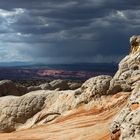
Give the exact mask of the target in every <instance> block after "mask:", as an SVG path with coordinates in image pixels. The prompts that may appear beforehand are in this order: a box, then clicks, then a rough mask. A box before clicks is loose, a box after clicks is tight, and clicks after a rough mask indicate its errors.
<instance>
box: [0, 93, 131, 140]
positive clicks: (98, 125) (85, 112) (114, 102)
mask: <svg viewBox="0 0 140 140" xmlns="http://www.w3.org/2000/svg"><path fill="white" fill-rule="evenodd" d="M40 92H41V91H40ZM71 92H72V91H71ZM71 92H70V94H71ZM57 93H58V92H57ZM57 93H55V94H57ZM60 93H61V101H63V100H64V99H65V98H66V100H67V101H66V102H65V103H67V102H68V101H69V100H68V98H69V97H67V96H64V97H63V96H62V94H63V93H62V92H60V91H59V93H58V94H60ZM31 94H32V93H31ZM42 94H43V93H42V92H41V96H42ZM45 94H46V95H48V96H49V97H48V96H47V98H46V99H48V100H46V101H45V102H46V103H47V104H46V109H45V108H44V107H42V103H40V104H39V106H38V107H39V108H44V109H45V110H44V111H39V113H36V115H34V117H33V118H31V119H28V121H26V123H25V124H24V125H23V127H22V129H24V130H22V131H17V132H14V133H9V134H7V133H5V134H0V139H2V140H8V139H10V140H12V139H13V140H18V139H19V138H22V139H24V140H29V139H34V140H37V139H39V140H44V139H45V140H47V139H53V140H58V139H60V140H61V139H70V140H77V139H80V140H85V139H86V140H109V139H110V134H109V129H108V125H109V124H110V122H111V121H112V119H113V116H114V115H115V114H117V113H118V112H119V111H120V109H121V108H122V107H123V106H124V105H125V104H126V101H127V98H128V97H129V93H117V94H116V95H111V96H110V95H109V96H104V97H103V98H101V99H98V100H96V101H94V102H90V103H89V104H84V105H82V106H79V107H78V108H74V109H72V110H68V111H65V112H63V113H61V115H60V114H57V113H56V111H55V110H52V111H51V110H50V111H51V113H50V114H46V115H45V112H46V111H47V110H49V108H48V107H49V106H51V105H52V106H53V104H54V103H55V102H56V100H57V103H58V100H60V99H58V96H59V95H58V94H57V96H54V95H53V94H54V93H51V94H49V93H45ZM64 94H66V91H65V92H64ZM36 95H38V94H37V92H36ZM28 96H29V94H28ZM32 96H33V95H32ZM43 96H44V95H43ZM51 96H52V97H51ZM24 97H25V96H24ZM62 97H63V98H64V99H63V98H62ZM59 98H60V97H59ZM50 99H52V100H50ZM57 105H58V106H59V104H57ZM61 107H63V108H65V107H64V106H61ZM47 108H48V109H47ZM54 108H55V107H54ZM108 108H109V109H108ZM59 110H60V111H61V108H59ZM64 110H65V109H64ZM48 116H49V117H48ZM47 117H48V119H47V121H50V122H48V123H47V124H45V125H41V126H38V127H35V128H33V129H25V128H28V127H31V126H32V125H31V123H32V122H33V121H34V122H36V123H38V125H39V122H41V121H43V119H45V118H47ZM53 118H55V119H54V120H53ZM31 120H32V121H31ZM52 120H53V121H52ZM27 124H28V125H27ZM17 126H18V128H20V127H19V126H20V125H17ZM25 126H26V127H25ZM27 126H28V127H27ZM20 129H21V128H20Z"/></svg>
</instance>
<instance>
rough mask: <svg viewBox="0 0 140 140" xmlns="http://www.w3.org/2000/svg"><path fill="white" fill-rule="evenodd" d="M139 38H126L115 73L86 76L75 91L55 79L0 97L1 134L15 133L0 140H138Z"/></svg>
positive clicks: (139, 92)
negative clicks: (125, 51)
mask: <svg viewBox="0 0 140 140" xmlns="http://www.w3.org/2000/svg"><path fill="white" fill-rule="evenodd" d="M139 40H140V37H139V36H132V38H130V44H131V53H130V54H129V55H127V56H126V57H125V58H124V59H123V60H122V61H121V62H120V63H119V68H118V71H117V72H116V74H115V75H114V77H111V76H107V75H101V76H97V77H94V78H90V79H89V80H87V81H85V82H84V83H83V84H82V86H76V87H77V88H78V89H74V88H73V89H74V90H65V89H69V87H70V85H69V84H68V83H67V82H65V81H63V80H55V81H52V82H50V83H46V84H43V85H40V86H38V87H39V89H40V90H39V89H38V90H37V91H32V92H29V93H27V94H25V95H22V96H18V97H17V96H6V97H1V98H0V104H1V106H0V110H1V111H0V132H12V131H16V130H19V131H17V132H15V133H9V134H0V139H3V140H8V137H10V138H11V139H13V140H17V138H18V137H19V136H20V137H21V136H22V139H24V140H29V139H32V140H35V139H36V140H37V139H39V140H44V139H45V140H47V139H53V140H57V139H60V140H62V139H70V140H74V139H76V140H77V139H80V140H84V139H87V140H119V139H120V140H139V139H140V117H139V116H140V41H139ZM2 89H3V88H2ZM15 89H16V88H15ZM43 89H44V90H43ZM48 89H49V90H48ZM32 90H33V89H32ZM58 90H61V91H58ZM64 90H65V91H64ZM11 91H12V92H11V93H13V95H16V94H17V93H16V92H15V91H16V90H15V91H14V90H11ZM13 91H14V92H13ZM7 92H8V93H10V90H8V91H6V92H5V94H6V93H7ZM8 95H11V94H8ZM32 127H34V128H32ZM27 128H30V129H27ZM23 129H24V131H23ZM20 130H22V131H20ZM26 134H28V135H26Z"/></svg>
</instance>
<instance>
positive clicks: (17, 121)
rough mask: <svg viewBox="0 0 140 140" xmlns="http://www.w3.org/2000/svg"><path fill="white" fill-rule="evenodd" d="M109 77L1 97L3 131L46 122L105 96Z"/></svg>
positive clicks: (0, 107)
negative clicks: (64, 88)
mask: <svg viewBox="0 0 140 140" xmlns="http://www.w3.org/2000/svg"><path fill="white" fill-rule="evenodd" d="M110 80H111V77H110V76H103V75H102V76H97V77H95V78H91V79H89V80H87V81H86V82H85V83H84V84H83V85H82V87H81V89H78V90H67V91H49V90H40V91H36V92H35V91H34V92H30V93H28V94H25V95H23V96H21V97H16V96H8V97H2V98H0V104H1V106H0V110H1V112H0V131H1V132H11V131H14V130H17V129H21V128H29V127H32V126H35V125H40V124H44V123H45V124H46V123H48V122H50V121H52V120H54V119H55V118H57V117H58V116H63V114H65V112H67V111H69V110H73V109H75V108H77V107H79V106H81V105H86V104H89V103H90V102H91V101H95V100H97V98H100V97H101V96H103V95H106V91H107V89H108V87H109V83H110ZM56 83H57V82H56Z"/></svg>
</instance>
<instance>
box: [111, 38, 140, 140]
mask: <svg viewBox="0 0 140 140" xmlns="http://www.w3.org/2000/svg"><path fill="white" fill-rule="evenodd" d="M130 43H131V46H132V52H131V53H130V54H129V55H128V56H126V57H125V58H124V59H123V60H122V61H121V62H120V64H119V70H118V72H117V73H116V75H115V76H114V78H113V80H115V79H118V80H122V83H125V89H124V90H126V87H127V88H128V87H129V86H130V88H131V90H132V94H131V96H130V98H129V100H128V103H127V105H126V106H125V107H124V108H123V109H122V110H121V112H120V113H119V114H118V115H117V117H116V118H115V119H114V121H113V123H112V124H111V126H110V130H111V132H112V133H113V135H115V134H116V133H118V132H120V138H119V139H120V140H139V139H140V107H139V105H140V36H133V37H132V38H130ZM111 82H114V83H115V81H111ZM121 88H122V86H121ZM122 89H123V88H122Z"/></svg>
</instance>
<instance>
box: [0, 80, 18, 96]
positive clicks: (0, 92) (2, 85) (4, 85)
mask: <svg viewBox="0 0 140 140" xmlns="http://www.w3.org/2000/svg"><path fill="white" fill-rule="evenodd" d="M6 95H19V93H18V90H17V87H16V85H15V84H14V83H13V82H12V81H11V80H2V81H0V96H6Z"/></svg>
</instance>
